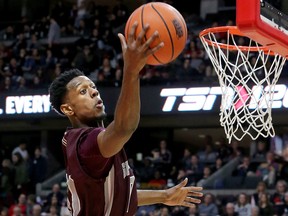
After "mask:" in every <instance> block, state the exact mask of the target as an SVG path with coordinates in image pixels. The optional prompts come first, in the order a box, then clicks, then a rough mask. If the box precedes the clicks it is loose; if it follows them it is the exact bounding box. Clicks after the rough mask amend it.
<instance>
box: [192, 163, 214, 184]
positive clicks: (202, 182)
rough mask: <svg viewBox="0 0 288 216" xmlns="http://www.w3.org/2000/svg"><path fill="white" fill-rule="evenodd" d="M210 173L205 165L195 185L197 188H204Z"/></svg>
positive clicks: (208, 167)
mask: <svg viewBox="0 0 288 216" xmlns="http://www.w3.org/2000/svg"><path fill="white" fill-rule="evenodd" d="M211 174H212V172H211V168H210V166H208V165H206V166H205V167H204V169H203V176H202V178H201V179H200V180H199V181H198V182H197V183H196V186H197V187H204V186H205V182H206V181H207V179H208V178H209V177H210V176H211Z"/></svg>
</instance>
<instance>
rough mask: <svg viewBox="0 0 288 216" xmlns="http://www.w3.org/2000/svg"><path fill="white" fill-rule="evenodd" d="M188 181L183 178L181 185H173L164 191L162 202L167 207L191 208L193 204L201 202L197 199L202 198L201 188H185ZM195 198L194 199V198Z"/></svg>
mask: <svg viewBox="0 0 288 216" xmlns="http://www.w3.org/2000/svg"><path fill="white" fill-rule="evenodd" d="M187 182H188V179H187V178H185V179H184V180H183V181H182V182H181V183H179V184H178V185H175V186H174V187H172V188H169V189H166V199H165V201H164V202H163V204H165V205H169V206H177V205H178V206H185V207H192V206H194V204H199V203H200V202H201V200H200V199H198V197H202V196H203V193H201V192H199V191H202V190H203V188H202V187H194V186H187V187H185V186H186V185H187ZM195 197H196V198H195Z"/></svg>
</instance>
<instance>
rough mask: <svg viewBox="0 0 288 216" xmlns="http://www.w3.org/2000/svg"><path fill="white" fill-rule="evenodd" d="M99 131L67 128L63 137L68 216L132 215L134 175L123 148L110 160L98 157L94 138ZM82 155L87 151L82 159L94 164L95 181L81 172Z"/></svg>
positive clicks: (86, 173) (133, 208)
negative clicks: (69, 214) (69, 213)
mask: <svg viewBox="0 0 288 216" xmlns="http://www.w3.org/2000/svg"><path fill="white" fill-rule="evenodd" d="M102 130H104V128H76V129H67V130H66V132H65V134H64V136H63V139H62V150H63V152H64V159H65V164H66V173H67V174H66V178H67V186H68V191H67V198H68V199H67V204H68V208H69V210H70V212H71V214H72V216H132V215H135V213H136V211H137V190H136V183H135V176H134V175H133V171H132V169H131V168H130V167H129V164H128V160H127V156H126V153H125V151H124V149H122V150H121V151H120V152H119V153H117V154H116V155H114V156H113V157H111V158H104V157H103V156H102V155H101V154H100V151H99V147H98V143H97V136H98V134H99V133H100V132H101V131H102ZM83 152H84V153H85V152H86V153H87V152H89V154H88V157H86V158H85V160H86V162H87V158H88V162H90V163H88V164H95V173H96V176H98V177H96V178H95V175H94V176H93V175H91V174H90V173H88V172H87V169H85V166H84V165H83V163H84V160H83V155H82V153H83ZM84 157H85V156H84ZM89 160H90V161H89ZM91 160H92V161H91ZM97 163H98V164H97ZM86 165H87V163H86ZM99 167H100V169H99ZM93 168H94V166H93V167H90V168H89V170H91V169H93ZM97 168H98V169H97Z"/></svg>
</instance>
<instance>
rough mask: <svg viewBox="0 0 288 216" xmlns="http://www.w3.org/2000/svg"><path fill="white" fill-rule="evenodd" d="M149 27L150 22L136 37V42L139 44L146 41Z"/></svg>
mask: <svg viewBox="0 0 288 216" xmlns="http://www.w3.org/2000/svg"><path fill="white" fill-rule="evenodd" d="M148 29H149V24H146V25H145V26H144V28H142V30H141V32H140V33H139V34H138V36H137V38H136V42H137V44H138V45H140V44H142V42H143V41H144V37H145V34H146V32H147V31H148Z"/></svg>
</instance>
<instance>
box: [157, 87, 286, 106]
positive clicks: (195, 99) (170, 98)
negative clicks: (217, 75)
mask: <svg viewBox="0 0 288 216" xmlns="http://www.w3.org/2000/svg"><path fill="white" fill-rule="evenodd" d="M272 90H273V89H271V88H270V87H269V86H266V87H264V86H256V85H255V86H253V87H252V92H253V93H252V95H251V96H249V94H248V92H247V90H246V89H245V88H244V87H242V86H238V87H237V90H234V89H233V88H231V87H227V89H226V94H225V98H223V99H225V101H224V102H225V103H222V104H225V108H229V107H230V106H232V105H233V106H234V107H235V108H236V109H239V108H241V107H242V106H244V104H246V105H248V106H249V109H255V108H256V107H257V106H259V107H261V108H267V102H268V103H271V104H272V106H271V107H272V109H279V108H288V88H287V86H286V85H284V84H278V85H276V86H275V87H274V90H273V99H272V98H269V96H264V97H263V95H262V93H263V92H270V91H272ZM160 96H161V97H164V98H166V100H165V102H164V105H163V107H162V111H163V112H171V111H172V110H174V109H175V108H176V109H177V111H179V112H184V111H209V110H213V109H215V107H214V106H215V102H216V99H217V98H219V97H220V98H222V89H221V87H220V86H217V87H192V88H164V89H162V90H161V92H160ZM259 101H260V103H259Z"/></svg>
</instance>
